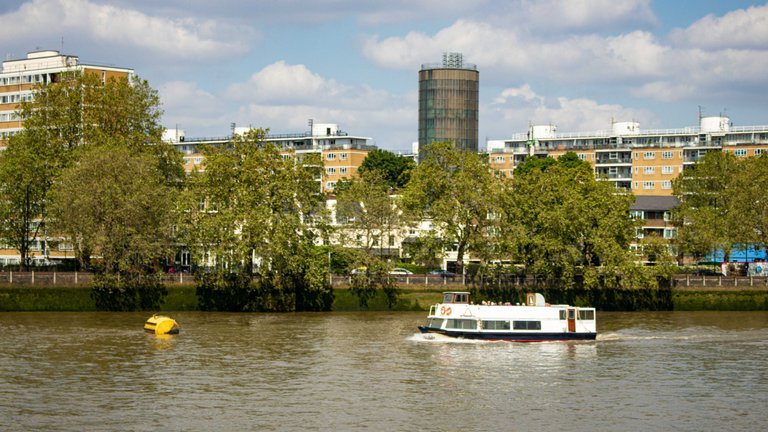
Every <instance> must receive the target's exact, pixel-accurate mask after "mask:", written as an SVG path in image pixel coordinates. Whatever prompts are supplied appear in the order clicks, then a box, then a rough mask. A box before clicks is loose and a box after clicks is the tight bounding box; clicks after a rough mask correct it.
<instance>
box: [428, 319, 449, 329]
mask: <svg viewBox="0 0 768 432" xmlns="http://www.w3.org/2000/svg"><path fill="white" fill-rule="evenodd" d="M443 321H445V320H443V319H441V318H432V319H431V320H429V322H428V323H427V327H429V328H437V329H439V328H441V327H442V326H443Z"/></svg>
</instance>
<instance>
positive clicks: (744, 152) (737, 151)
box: [734, 149, 747, 157]
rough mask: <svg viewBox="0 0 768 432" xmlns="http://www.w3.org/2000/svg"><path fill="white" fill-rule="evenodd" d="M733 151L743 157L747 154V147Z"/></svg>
mask: <svg viewBox="0 0 768 432" xmlns="http://www.w3.org/2000/svg"><path fill="white" fill-rule="evenodd" d="M734 153H736V156H739V157H744V156H746V155H747V149H736V151H735V152H734Z"/></svg>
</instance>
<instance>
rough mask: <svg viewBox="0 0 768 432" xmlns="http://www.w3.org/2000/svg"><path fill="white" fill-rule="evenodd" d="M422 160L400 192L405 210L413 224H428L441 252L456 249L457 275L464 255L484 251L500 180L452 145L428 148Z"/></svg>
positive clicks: (484, 162)
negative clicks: (444, 249)
mask: <svg viewBox="0 0 768 432" xmlns="http://www.w3.org/2000/svg"><path fill="white" fill-rule="evenodd" d="M425 155H426V157H425V159H424V160H423V161H422V162H421V163H420V164H419V165H418V166H417V167H416V168H415V169H414V170H413V171H412V172H411V180H410V181H409V183H408V185H407V186H406V187H405V188H404V189H403V192H402V203H403V208H404V209H406V210H407V211H408V213H409V215H410V219H411V221H421V220H425V219H428V220H430V221H432V225H433V230H434V234H435V237H438V238H441V239H442V241H443V246H444V248H446V247H450V246H452V245H456V247H457V250H458V253H457V265H458V271H459V272H460V273H461V272H463V260H464V256H465V254H467V253H468V252H472V253H475V254H484V253H485V252H486V251H487V250H488V237H487V234H488V232H489V230H490V229H491V227H493V226H494V224H495V220H494V218H493V215H494V214H495V212H496V204H497V202H498V201H497V198H498V197H497V194H498V192H499V191H500V188H499V180H498V179H497V177H496V176H495V175H494V173H493V172H492V171H491V169H490V166H489V164H488V159H487V158H483V157H481V156H480V155H479V154H477V153H474V152H468V151H463V150H461V149H456V148H453V146H452V145H451V144H450V143H434V144H431V145H430V146H429V147H428V148H427V149H426V152H425Z"/></svg>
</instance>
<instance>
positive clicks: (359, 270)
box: [349, 267, 368, 275]
mask: <svg viewBox="0 0 768 432" xmlns="http://www.w3.org/2000/svg"><path fill="white" fill-rule="evenodd" d="M349 273H350V274H353V275H358V274H366V273H368V268H367V267H358V268H356V269H353V270H352V271H351V272H349Z"/></svg>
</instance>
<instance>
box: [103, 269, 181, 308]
mask: <svg viewBox="0 0 768 432" xmlns="http://www.w3.org/2000/svg"><path fill="white" fill-rule="evenodd" d="M166 295H168V290H167V289H166V288H165V285H164V284H163V282H162V279H161V277H160V275H113V274H99V275H96V276H95V278H94V281H93V282H92V285H91V298H92V299H93V301H94V303H95V304H96V309H97V310H103V311H119V312H131V311H151V310H158V309H160V305H162V304H163V301H164V299H165V296H166Z"/></svg>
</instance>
